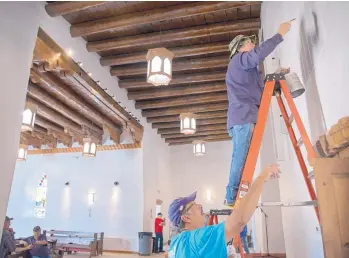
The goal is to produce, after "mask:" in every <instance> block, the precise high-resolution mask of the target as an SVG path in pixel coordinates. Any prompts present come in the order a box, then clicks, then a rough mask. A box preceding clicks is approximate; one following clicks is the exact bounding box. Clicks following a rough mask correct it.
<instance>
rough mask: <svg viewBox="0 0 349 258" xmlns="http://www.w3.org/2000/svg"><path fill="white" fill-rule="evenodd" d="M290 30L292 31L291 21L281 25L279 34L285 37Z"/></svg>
mask: <svg viewBox="0 0 349 258" xmlns="http://www.w3.org/2000/svg"><path fill="white" fill-rule="evenodd" d="M290 29H291V21H289V22H283V23H281V24H280V25H279V29H278V33H279V34H280V35H281V36H285V35H286V34H287V32H289V30H290Z"/></svg>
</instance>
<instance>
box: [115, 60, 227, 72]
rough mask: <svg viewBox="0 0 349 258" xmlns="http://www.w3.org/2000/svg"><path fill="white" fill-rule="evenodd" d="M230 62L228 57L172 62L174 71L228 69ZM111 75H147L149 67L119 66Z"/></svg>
mask: <svg viewBox="0 0 349 258" xmlns="http://www.w3.org/2000/svg"><path fill="white" fill-rule="evenodd" d="M228 62H229V58H228V56H217V57H216V56H215V57H204V58H194V59H189V60H182V61H181V60H179V61H176V60H175V59H174V60H173V61H172V71H174V72H176V71H187V70H195V69H205V68H218V67H227V65H228ZM110 74H111V75H113V76H118V77H120V76H127V75H139V74H147V65H146V64H144V65H143V64H142V65H132V66H118V67H114V68H111V69H110Z"/></svg>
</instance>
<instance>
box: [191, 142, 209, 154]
mask: <svg viewBox="0 0 349 258" xmlns="http://www.w3.org/2000/svg"><path fill="white" fill-rule="evenodd" d="M193 152H194V155H195V156H204V155H205V154H206V146H205V142H204V141H193Z"/></svg>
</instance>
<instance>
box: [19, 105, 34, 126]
mask: <svg viewBox="0 0 349 258" xmlns="http://www.w3.org/2000/svg"><path fill="white" fill-rule="evenodd" d="M36 110H37V107H36V106H34V105H31V104H26V106H25V110H24V111H23V113H22V115H23V117H22V126H21V130H22V132H24V131H33V128H34V122H35V116H36Z"/></svg>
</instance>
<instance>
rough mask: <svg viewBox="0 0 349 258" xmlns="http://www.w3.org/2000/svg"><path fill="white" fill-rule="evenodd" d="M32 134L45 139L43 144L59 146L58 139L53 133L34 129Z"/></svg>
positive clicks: (52, 146) (53, 146) (51, 146)
mask: <svg viewBox="0 0 349 258" xmlns="http://www.w3.org/2000/svg"><path fill="white" fill-rule="evenodd" d="M30 134H31V135H32V136H33V137H35V138H38V139H40V140H42V141H43V145H48V146H49V147H50V148H57V139H56V138H55V137H53V136H52V135H48V134H43V133H40V132H38V131H35V130H34V131H32V132H30Z"/></svg>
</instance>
